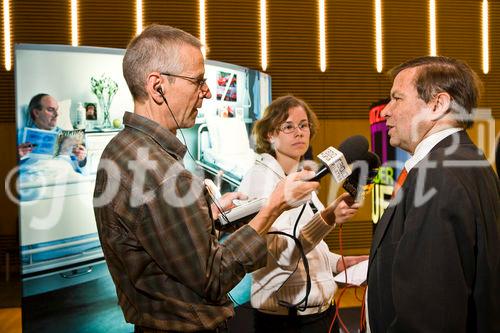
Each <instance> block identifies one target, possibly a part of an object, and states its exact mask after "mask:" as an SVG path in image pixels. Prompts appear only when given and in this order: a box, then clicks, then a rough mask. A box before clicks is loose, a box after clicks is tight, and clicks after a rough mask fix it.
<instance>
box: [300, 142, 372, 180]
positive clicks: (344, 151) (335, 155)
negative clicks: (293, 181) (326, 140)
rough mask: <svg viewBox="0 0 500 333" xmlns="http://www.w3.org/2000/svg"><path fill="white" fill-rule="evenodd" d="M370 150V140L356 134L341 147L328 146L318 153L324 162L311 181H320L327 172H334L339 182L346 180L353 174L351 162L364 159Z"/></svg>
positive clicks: (333, 174)
mask: <svg viewBox="0 0 500 333" xmlns="http://www.w3.org/2000/svg"><path fill="white" fill-rule="evenodd" d="M367 152H368V140H366V138H365V137H364V136H361V135H354V136H351V137H349V138H347V139H345V140H344V141H343V142H342V143H341V144H340V145H339V149H338V150H337V149H335V148H333V147H328V148H327V149H325V150H324V151H322V152H321V153H320V154H319V155H318V159H319V160H320V161H321V162H322V163H323V166H322V167H321V168H320V169H319V171H318V172H317V173H316V175H315V176H314V177H313V178H311V179H309V180H310V181H319V180H320V179H321V178H323V177H324V176H325V175H327V174H332V176H333V178H334V179H335V181H336V182H337V183H340V182H342V181H344V180H345V179H346V178H347V177H349V175H350V174H351V172H352V171H351V168H350V167H349V164H351V163H352V162H354V161H357V160H362V159H363V158H364V157H365V156H366V153H367Z"/></svg>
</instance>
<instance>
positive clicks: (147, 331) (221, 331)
mask: <svg viewBox="0 0 500 333" xmlns="http://www.w3.org/2000/svg"><path fill="white" fill-rule="evenodd" d="M180 332H183V331H164V330H158V329H154V328H148V327H142V326H137V325H135V327H134V333H180ZM194 332H196V333H227V332H229V331H228V329H227V322H224V323H222V325H220V326H219V327H217V328H216V329H214V330H201V331H194Z"/></svg>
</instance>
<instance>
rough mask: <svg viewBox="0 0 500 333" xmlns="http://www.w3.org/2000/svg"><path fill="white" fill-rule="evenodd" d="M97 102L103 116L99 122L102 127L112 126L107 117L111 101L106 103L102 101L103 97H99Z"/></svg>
mask: <svg viewBox="0 0 500 333" xmlns="http://www.w3.org/2000/svg"><path fill="white" fill-rule="evenodd" d="M99 104H100V106H101V110H102V116H103V117H102V122H101V126H102V128H112V127H113V125H111V120H110V119H109V107H110V104H111V103H109V102H108V103H106V101H104V98H100V99H99Z"/></svg>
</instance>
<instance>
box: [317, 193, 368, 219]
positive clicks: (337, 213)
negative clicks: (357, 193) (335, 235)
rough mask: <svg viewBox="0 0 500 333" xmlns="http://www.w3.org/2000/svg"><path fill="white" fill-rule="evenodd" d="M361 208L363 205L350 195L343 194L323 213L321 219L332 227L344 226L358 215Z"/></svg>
mask: <svg viewBox="0 0 500 333" xmlns="http://www.w3.org/2000/svg"><path fill="white" fill-rule="evenodd" d="M359 207H361V204H360V203H358V202H355V201H354V198H353V197H352V196H351V195H350V194H349V193H343V194H341V195H340V196H339V197H338V198H337V199H335V201H333V202H332V203H331V204H329V205H328V207H326V208H325V209H324V210H323V211H322V212H321V217H322V218H323V220H324V221H325V222H326V223H328V224H330V225H337V224H343V223H345V222H347V221H349V220H350V219H351V218H352V217H353V216H354V215H356V213H357V212H358V209H359Z"/></svg>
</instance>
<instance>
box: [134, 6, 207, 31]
mask: <svg viewBox="0 0 500 333" xmlns="http://www.w3.org/2000/svg"><path fill="white" fill-rule="evenodd" d="M134 3H135V1H134ZM198 12H199V10H198V1H192V0H191V1H185V0H169V1H147V0H146V1H144V0H143V13H144V26H147V25H149V24H151V23H158V24H166V25H171V26H174V27H176V28H179V29H182V30H185V31H187V32H189V33H190V34H192V35H193V36H196V37H199V35H200V31H199V30H200V29H199V27H198V22H199V17H200V16H199V14H198ZM134 22H135V21H134Z"/></svg>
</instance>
